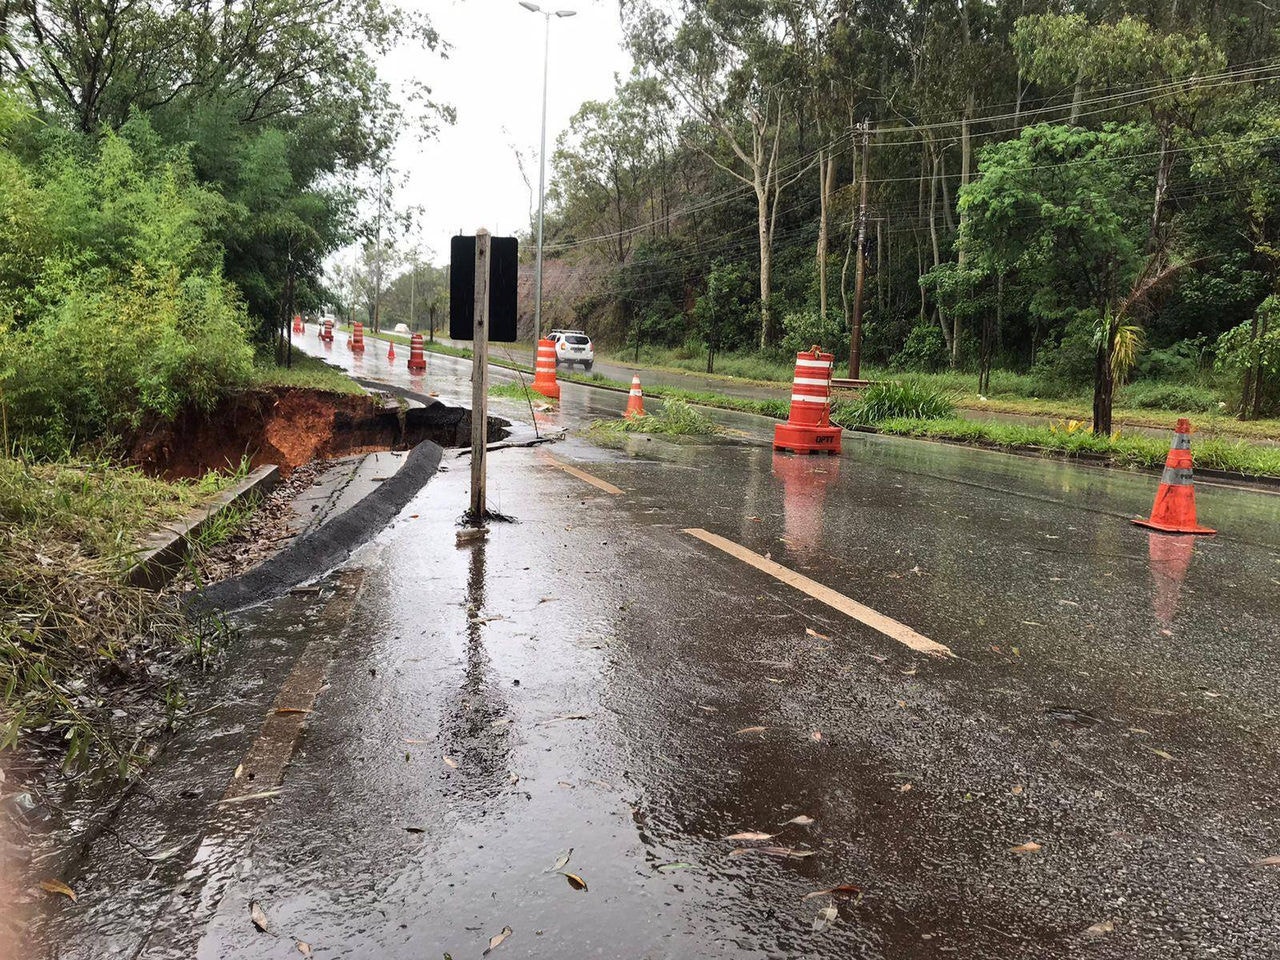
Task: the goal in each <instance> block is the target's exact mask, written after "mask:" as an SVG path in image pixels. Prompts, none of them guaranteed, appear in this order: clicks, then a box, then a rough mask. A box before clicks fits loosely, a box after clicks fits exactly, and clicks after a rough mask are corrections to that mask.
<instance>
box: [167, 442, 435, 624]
mask: <svg viewBox="0 0 1280 960" xmlns="http://www.w3.org/2000/svg"><path fill="white" fill-rule="evenodd" d="M443 456H444V448H443V447H441V446H440V445H439V444H437V443H435V442H433V441H431V440H424V441H422V442H421V443H419V444H418V445H417V446H416V447H414V448H413V449H412V450H411V451H409V456H408V457H406V458H405V462H404V465H403V466H401V467H400V469H399V470H397V471H396V472H395V474H394V475H393V476H392V477H390V478H389V479H388V480H386V481H385V482H383V483H382V484H381V485H380V486H379V487H378V488H377V489H376V490H373V491H371V492H370V493H368V494H367V495H365V496H364V497H362V498H361V499H360V501H359V502H357V503H356V504H354V505H353V506H352V507H351V508H350V509H348V510H347V511H345V512H344V513H342V514H341V515H340V516H337V517H334V518H333V519H332V520H330V521H329V522H328V523H326V524H325V525H324V526H322V527H319V528H317V529H315V530H313V531H311V532H310V533H308V534H306V535H305V536H302V537H298V538H297V539H295V540H293V541H292V542H291V543H289V545H288V546H286V547H285V548H284V549H283V550H281V551H280V552H279V553H277V554H276V555H275V556H274V557H271V558H270V559H268V560H265V561H264V562H263V563H261V564H259V565H258V566H256V567H254V568H253V569H252V570H249V571H247V572H246V573H244V574H241V575H240V576H238V577H235V578H233V579H231V580H224V581H222V582H221V583H216V584H213V585H212V586H210V587H207V588H206V589H204V590H202V591H199V592H197V593H193V594H192V595H191V596H190V598H189V599H188V600H187V601H186V606H187V608H188V610H189V611H192V612H195V613H232V612H235V611H237V610H243V609H245V608H246V607H251V606H254V605H255V604H259V603H264V602H266V601H267V600H272V599H274V598H276V597H278V596H280V595H281V594H283V593H286V592H287V591H289V590H291V589H293V588H294V587H296V586H298V585H299V584H302V583H306V582H308V581H310V580H315V579H316V578H317V577H321V576H323V575H324V574H326V573H328V572H329V571H330V570H332V569H334V568H335V567H337V566H338V565H339V564H341V563H342V562H343V561H345V560H346V559H347V558H348V557H349V556H351V554H352V552H353V551H354V550H355V549H356V548H357V547H360V546H362V545H364V544H365V543H367V542H368V541H369V540H371V539H373V537H374V536H376V535H377V534H378V533H379V532H380V531H381V530H382V528H383V527H385V526H386V525H387V524H388V523H390V522H391V521H392V520H393V519H395V517H396V516H397V515H398V514H399V513H400V511H401V510H403V509H404V508H405V506H406V505H407V504H408V503H409V501H410V500H412V499H413V498H414V497H415V496H416V495H417V493H418V491H420V490H421V489H422V488H423V487H424V486H425V485H426V484H427V482H428V481H429V480H430V479H431V478H432V477H433V476H435V473H436V471H437V470H438V469H439V467H440V460H441V458H442V457H443Z"/></svg>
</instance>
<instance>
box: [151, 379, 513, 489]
mask: <svg viewBox="0 0 1280 960" xmlns="http://www.w3.org/2000/svg"><path fill="white" fill-rule="evenodd" d="M470 431H471V413H470V411H468V410H464V409H461V408H458V407H449V406H445V405H444V404H441V403H431V404H428V405H427V406H425V407H414V408H412V409H403V408H401V407H400V406H398V405H396V404H394V403H387V402H386V401H385V399H383V398H379V397H360V396H351V395H348V394H338V393H330V392H327V391H323V390H312V389H306V388H301V387H277V388H272V389H269V390H256V391H252V392H249V393H244V394H239V395H237V396H235V397H231V398H229V399H227V400H225V401H223V402H222V403H221V404H219V405H218V407H217V408H216V409H214V410H213V411H212V412H211V413H202V412H200V411H194V410H193V411H188V412H187V413H185V414H184V415H182V416H180V417H179V418H177V419H176V420H175V421H173V422H172V423H165V424H156V425H153V426H150V427H148V428H145V429H144V430H142V431H140V432H139V434H138V436H137V437H136V438H135V439H134V441H133V443H132V444H131V447H130V457H129V458H130V459H131V460H132V461H133V462H134V463H137V464H138V465H139V466H141V467H142V468H143V469H144V470H146V471H147V472H148V473H151V474H153V475H157V476H162V477H164V478H166V479H176V478H179V477H198V476H200V475H202V474H204V473H205V472H206V471H208V470H212V469H222V470H225V469H227V468H228V467H229V466H230V467H235V466H238V465H239V464H240V463H241V461H242V460H243V459H245V458H247V459H248V461H249V465H250V467H259V466H262V465H263V464H269V463H274V464H276V465H278V466H279V467H280V469H281V471H282V472H283V473H284V474H286V475H287V474H288V473H289V472H290V471H292V470H293V469H294V468H295V467H298V466H301V465H302V464H304V463H308V462H309V461H311V460H313V459H316V458H318V457H319V458H327V457H341V456H347V455H349V454H356V453H372V452H375V451H379V450H407V449H409V448H411V447H414V446H416V445H417V444H419V443H421V442H422V441H423V440H431V441H434V442H435V443H438V444H439V445H440V446H442V447H454V446H461V445H464V444H466V443H467V442H468V437H469V436H470ZM489 431H490V437H491V438H493V439H499V438H501V437H502V436H504V435H505V430H504V429H503V426H502V425H501V424H498V423H490V426H489ZM495 431H496V432H495Z"/></svg>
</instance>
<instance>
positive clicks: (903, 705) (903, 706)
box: [898, 700, 907, 710]
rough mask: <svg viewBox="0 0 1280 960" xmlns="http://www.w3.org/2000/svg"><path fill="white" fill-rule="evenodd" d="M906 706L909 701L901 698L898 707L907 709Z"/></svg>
mask: <svg viewBox="0 0 1280 960" xmlns="http://www.w3.org/2000/svg"><path fill="white" fill-rule="evenodd" d="M906 707H907V701H905V700H899V701H898V709H899V710H905V709H906Z"/></svg>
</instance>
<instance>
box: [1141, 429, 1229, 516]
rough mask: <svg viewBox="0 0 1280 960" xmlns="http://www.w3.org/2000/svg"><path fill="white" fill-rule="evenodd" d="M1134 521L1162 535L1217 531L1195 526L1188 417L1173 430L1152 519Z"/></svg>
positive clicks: (1194, 490)
mask: <svg viewBox="0 0 1280 960" xmlns="http://www.w3.org/2000/svg"><path fill="white" fill-rule="evenodd" d="M1133 522H1134V523H1136V524H1137V525H1138V526H1140V527H1147V528H1149V529H1151V530H1159V531H1160V532H1161V533H1200V534H1206V535H1207V534H1211V533H1217V532H1218V531H1216V530H1211V529H1209V528H1208V527H1202V526H1200V525H1199V524H1198V523H1196V488H1195V480H1194V478H1193V477H1192V475H1191V421H1190V420H1188V419H1187V418H1186V417H1182V418H1180V419H1179V420H1178V426H1177V429H1176V430H1175V431H1174V434H1173V443H1172V444H1171V445H1170V446H1169V456H1168V457H1166V458H1165V461H1164V474H1163V475H1162V476H1161V477H1160V487H1159V489H1157V490H1156V500H1155V503H1154V504H1153V505H1152V507H1151V516H1149V517H1147V518H1145V519H1144V518H1142V517H1136V518H1135V519H1134V521H1133Z"/></svg>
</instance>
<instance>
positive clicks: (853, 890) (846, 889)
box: [800, 883, 862, 900]
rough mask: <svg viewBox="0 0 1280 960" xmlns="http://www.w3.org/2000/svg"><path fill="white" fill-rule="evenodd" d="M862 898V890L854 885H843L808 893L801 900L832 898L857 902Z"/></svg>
mask: <svg viewBox="0 0 1280 960" xmlns="http://www.w3.org/2000/svg"><path fill="white" fill-rule="evenodd" d="M860 896H862V888H861V887H859V886H855V885H854V884H852V883H845V884H841V885H840V886H838V887H828V888H827V889H826V890H814V891H812V892H811V893H806V894H805V895H804V896H803V897H801V898H800V899H801V900H812V899H813V898H814V897H831V898H832V899H835V900H855V899H857V898H858V897H860Z"/></svg>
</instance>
